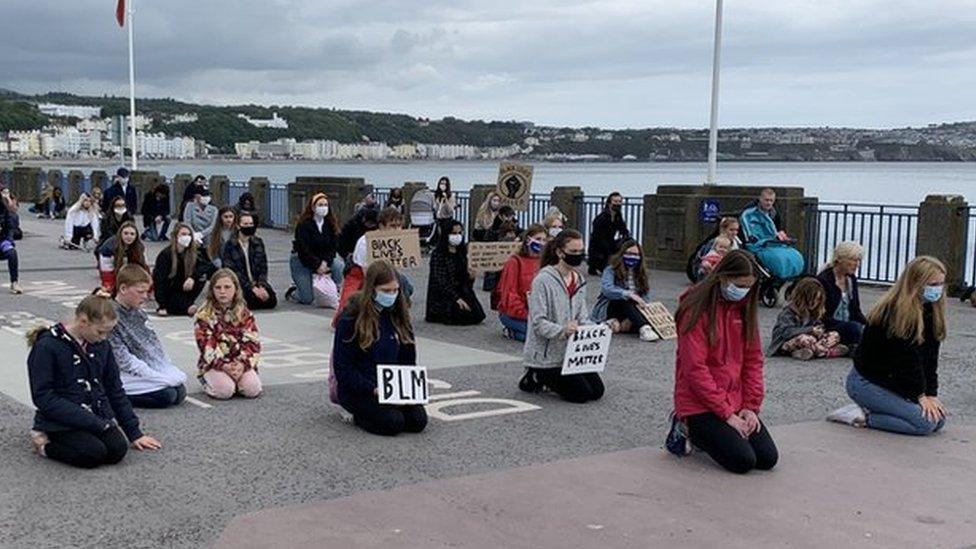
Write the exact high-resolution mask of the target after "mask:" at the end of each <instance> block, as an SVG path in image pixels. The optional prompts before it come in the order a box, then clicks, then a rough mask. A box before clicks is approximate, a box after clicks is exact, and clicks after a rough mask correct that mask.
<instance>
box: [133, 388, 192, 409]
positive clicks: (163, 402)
mask: <svg viewBox="0 0 976 549" xmlns="http://www.w3.org/2000/svg"><path fill="white" fill-rule="evenodd" d="M126 396H128V397H129V402H130V403H131V404H132V406H133V407H135V408H169V407H170V406H176V405H177V404H180V403H181V402H183V399H185V398H186V387H184V386H182V385H180V386H179V387H166V388H165V389H160V390H158V391H153V392H151V393H143V394H141V395H126Z"/></svg>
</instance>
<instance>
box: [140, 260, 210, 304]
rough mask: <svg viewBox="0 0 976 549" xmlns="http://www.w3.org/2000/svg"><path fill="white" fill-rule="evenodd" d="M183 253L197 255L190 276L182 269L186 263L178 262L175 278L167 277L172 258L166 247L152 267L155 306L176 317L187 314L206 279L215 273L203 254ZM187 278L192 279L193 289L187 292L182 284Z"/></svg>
mask: <svg viewBox="0 0 976 549" xmlns="http://www.w3.org/2000/svg"><path fill="white" fill-rule="evenodd" d="M183 253H184V254H187V253H196V254H197V260H196V264H195V265H194V267H193V273H192V275H187V273H186V271H185V269H184V265H185V264H186V262H185V261H180V264H179V265H178V266H177V267H176V276H173V277H170V276H169V273H170V270H171V268H172V266H173V257H172V252H171V251H170V248H169V247H168V246H167V247H166V248H163V250H162V251H161V252H159V255H157V256H156V264H155V265H154V266H153V288H154V289H153V291H154V294H155V296H156V304H157V306H158V307H159V308H160V309H165V310H166V312H167V313H168V314H171V315H178V316H185V315H187V314H188V313H189V309H190V306H191V305H193V302H194V301H196V299H197V297H198V296H199V295H200V292H201V291H203V286H204V285H205V284H206V283H207V279H208V278H210V275H212V274H213V273H214V271H216V269H215V268H214V266H213V263H211V262H209V261H207V258H205V257H204V256H203V254H201V253H199V252H190V251H189V250H185V251H184V252H183ZM189 276H192V277H193V288H191V289H190V291H189V292H188V291H186V290H184V289H183V282H185V281H186V279H187V278H188V277H189Z"/></svg>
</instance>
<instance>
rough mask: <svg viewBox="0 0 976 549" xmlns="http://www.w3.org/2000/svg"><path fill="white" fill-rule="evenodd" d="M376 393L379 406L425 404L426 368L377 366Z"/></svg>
mask: <svg viewBox="0 0 976 549" xmlns="http://www.w3.org/2000/svg"><path fill="white" fill-rule="evenodd" d="M376 393H377V396H378V397H379V402H380V404H427V398H428V396H427V368H426V367H424V366H393V365H389V364H377V365H376Z"/></svg>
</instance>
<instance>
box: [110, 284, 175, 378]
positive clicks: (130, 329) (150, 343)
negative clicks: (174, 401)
mask: <svg viewBox="0 0 976 549" xmlns="http://www.w3.org/2000/svg"><path fill="white" fill-rule="evenodd" d="M114 305H115V312H116V314H117V315H118V317H119V321H118V323H117V324H116V325H115V328H114V329H112V332H111V333H110V334H109V336H108V342H109V344H110V345H111V346H112V354H113V355H115V362H116V363H118V365H119V378H120V379H121V381H122V386H123V387H124V389H125V394H127V395H141V394H144V393H151V392H153V391H158V390H160V389H165V388H167V387H178V386H180V385H183V384H184V383H186V374H185V373H183V371H182V370H180V369H179V368H177V367H176V366H174V365H173V363H172V362H170V360H169V358H168V357H167V356H166V351H165V350H163V344H162V342H161V341H159V337H157V336H156V332H154V331H153V329H152V328H151V327H150V326H149V316H148V315H146V313H145V312H144V311H143V310H142V309H140V308H138V307H135V308H132V309H130V308H128V307H126V306H124V305H122V304H121V303H119V302H115V303H114Z"/></svg>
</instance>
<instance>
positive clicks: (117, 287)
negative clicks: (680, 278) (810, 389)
mask: <svg viewBox="0 0 976 549" xmlns="http://www.w3.org/2000/svg"><path fill="white" fill-rule="evenodd" d="M126 176H127V174H126V173H125V172H124V170H120V171H119V173H118V174H117V175H116V178H115V182H114V184H113V186H112V187H111V188H109V189H108V190H107V191H106V192H105V193H104V195H103V196H102V197H101V201H102V202H101V203H102V204H104V206H105V213H104V214H102V213H101V211H100V208H99V200H98V199H97V198H96V197H94V196H91V195H87V194H85V195H82V196H81V198H79V199H78V201H77V202H76V203H75V204H74V205H73V206H72V207H71V208H70V209H68V213H67V215H66V217H65V227H66V228H65V234H64V238H63V244H64V246H65V247H66V248H78V249H89V248H88V246H86V245H85V242H86V241H89V240H91V241H94V242H95V243H96V245H95V246H94V247H92V248H91V249H92V250H93V251H94V253H95V254H96V256H97V264H98V271H99V275H100V280H101V285H100V287H99V288H98V289H97V290H96V291H94V292H93V293H92V295H90V296H88V297H85V298H84V299H82V300H81V302H80V303H79V304H78V306H77V308H76V309H75V312H74V316H73V318H72V319H71V320H68V321H66V322H64V323H59V324H56V325H53V326H47V327H38V328H35V329H34V330H32V331H31V332H30V333H29V335H28V342H29V345H30V348H31V350H30V355H29V358H28V369H29V378H30V387H31V393H32V398H33V402H34V404H35V406H36V407H37V412H36V415H35V420H34V425H33V428H32V430H31V432H30V442H31V445H32V447H33V449H34V451H35V452H36V453H38V454H39V455H42V456H46V457H49V458H51V459H54V460H57V461H61V462H64V463H67V464H71V465H75V466H79V467H97V466H100V465H104V464H111V463H117V462H118V461H120V460H121V459H122V458H123V457H124V456H125V454H126V451H127V448H129V447H130V446H131V447H132V448H135V449H138V450H147V449H150V450H151V449H158V448H161V444H160V442H159V441H158V440H157V439H155V438H153V437H152V436H150V435H147V434H145V433H143V432H142V431H141V429H140V425H139V420H138V418H137V416H136V414H135V413H134V411H133V408H165V407H169V406H175V405H178V404H180V403H181V402H182V401H183V400H184V399H185V398H186V394H187V389H186V383H187V377H186V374H184V372H183V371H182V370H181V369H180V368H179V367H177V366H176V365H174V364H173V362H172V361H171V360H170V359H169V358H168V356H167V353H166V351H165V349H164V348H163V345H162V343H161V342H160V339H159V337H158V336H157V334H156V333H155V332H154V331H153V329H152V328H151V327H150V324H149V316H148V315H147V313H146V312H145V310H144V305H145V304H146V303H147V301H149V299H150V296H153V298H154V300H155V304H156V310H155V311H156V313H157V314H158V315H160V316H167V315H169V316H172V315H180V316H189V317H192V319H193V324H194V338H195V341H196V345H197V348H198V350H199V358H198V361H197V377H198V379H199V381H200V383H201V384H202V387H203V392H204V394H206V395H207V396H208V397H211V398H214V399H228V398H232V397H234V396H240V397H243V398H256V397H258V396H260V395H261V394H262V384H261V378H260V374H259V372H260V363H261V358H260V357H261V337H260V335H259V330H258V326H257V322H256V317H255V316H254V315H253V314H252V310H255V309H272V308H274V307H275V306H276V304H277V297H276V293H275V291H274V289H273V288H272V287H271V285H270V284H269V283H268V259H267V254H266V252H265V248H264V244H263V242H262V240H261V239H260V238H259V237H257V236H256V234H255V231H256V227H257V225H258V223H257V221H258V219H257V217H258V213H257V212H256V211H255V210H254V209H253V205H254V204H253V200H252V201H251V202H250V203H249V204H247V203H243V202H242V203H239V204H238V205H237V206H235V207H233V208H218V207H217V206H216V205H214V204H212V203H211V196H210V193H209V190H208V188H207V183H206V179H205V178H202V177H200V178H198V179H197V180H195V181H194V182H193V184H192V185H190V186H189V187H188V189H187V194H186V195H185V196H184V197H183V206H182V212H183V215H182V216H180V220H171V219H170V217H169V212H168V203H169V199H168V195H167V194H166V192H167V191H165V189H154V190H153V191H152V195H153V196H152V197H149V196H147V197H146V201H149V200H150V199H152V204H151V206H150V207H149V208H146V207H145V203H144V210H143V223H144V230H143V232H142V234H141V235H140V234H139V231H138V228H137V226H136V224H135V219H134V210H135V207H136V200H135V198H134V196H135V195H134V189H132V187H131V186H130V185H128V181H127V177H126ZM164 203H165V204H166V208H163V204H164ZM454 204H455V202H454V197H453V195H452V192H451V190H450V182H449V181H448V180H447V178H442V179H441V181H439V182H438V189H437V193H436V194H435V203H434V207H435V217H436V219H437V220H436V223H437V228H436V238H435V240H434V244H433V246H432V250H431V252H430V257H429V271H430V274H429V278H428V288H427V294H426V309H425V319H426V321H427V322H432V323H441V324H446V325H456V326H468V325H474V324H479V323H481V322H483V321H484V320H485V318H486V313H485V310H484V307H483V306H482V304H481V301H480V300H479V298H478V296H477V293H476V291H475V280H476V276H475V275H476V273H475V272H474V271H473V270H471V269H470V268H469V265H468V260H467V242H466V240H467V237H466V234H467V233H466V230H465V227H464V226H463V225H462V224H461V223H460V222H459V221H457V220H456V219H454V218H453V213H452V212H453V208H454ZM598 217H600V218H601V219H600V220H599V222H597V221H598V220H594V223H593V227H594V232H593V234H591V235H590V244H589V246H590V248H589V249H590V257H589V260H590V261H589V262H587V259H588V258H587V253H586V248H585V245H584V237H583V235H582V234H581V233H579V232H578V231H576V230H574V229H572V228H567V227H565V222H566V219H565V217H564V216H562V215H561V213H560V212H558V210H555V211H551V212H550V214H549V215H547V216H546V218H545V220H544V222H543V223H542V224H537V225H536V224H534V225H531V226H529V227H527V228H525V229H524V230H523V229H521V228H519V227H517V225H516V215H515V213H514V211H512V210H511V208H508V207H507V206H504V205H502V200H501V197H500V196H498V195H495V194H491V195H489V197H488V198H487V199H486V200H485V202H484V204H483V205H482V207H481V208H480V209H479V211H478V215H477V216H476V219H475V223H474V225H475V226H474V227H473V230H472V234H473V235H474V237H475V239H477V240H518V241H519V242H520V246H519V250H518V253H516V254H515V255H513V256H511V257H510V258H509V259H508V260H507V262H506V263H505V264H504V268H503V269H502V270H501V272H499V273H487V274H486V275H485V277H484V279H485V280H484V285H483V290H486V291H489V292H490V308H491V309H494V310H497V312H498V320H499V322H500V324H501V326H502V327H503V334H504V336H505V337H508V338H510V339H513V340H517V341H520V342H523V356H524V362H525V365H526V368H525V372H524V374H523V375H522V377H521V379H520V380H519V382H518V387H519V388H520V389H521V390H523V391H526V392H529V393H538V392H541V391H550V392H552V393H554V394H556V395H558V396H559V397H560V398H562V399H564V400H566V401H569V402H574V403H586V402H591V401H595V400H598V399H600V398H601V397H602V396H603V395H604V392H605V386H604V383H603V380H602V379H601V376H600V374H598V373H584V374H575V375H562V374H561V366H562V362H563V358H564V354H565V350H566V340H567V339H568V338H569V337H571V336H572V335H573V333H574V332H575V331H576V330H577V329H578V328H579V327H580V326H584V325H587V324H595V323H606V324H607V325H608V326H609V327H610V329H611V330H612V331H613V332H614V333H633V334H636V335H637V336H638V337H639V338H640V339H641V340H645V341H653V340H656V339H658V337H657V335H656V334H655V333H654V331H653V328H652V327H651V326H650V325H649V323H648V320H647V319H646V318H645V316H644V315H643V314H642V312H641V309H642V307H643V306H644V305H647V304H649V303H650V301H651V291H650V284H649V281H648V277H647V274H648V273H647V271H648V269H647V266H646V264H645V259H644V257H645V254H644V251H643V249H642V247H641V245H640V244H639V243H638V242H637V241H636V240H634V239H633V238H631V235H630V234H629V232H627V229H626V223H624V220H623V218H622V215H621V212H620V195H619V193H613V194H611V195H610V196H609V197H608V198H607V201H606V204H605V208H604V211H603V212H601V213H600V216H598ZM0 221H2V220H0ZM402 226H404V204H403V202H402V194H401V193H393V194H392V195H391V200H390V201H389V202H388V203H387V204H386V206H385V207H383V208H381V207H380V205H379V204H378V203H377V201H376V197H375V196H373V195H372V194H371V193H370V194H367V196H364V197H363V201H362V202H361V203H360V204H359V205H357V208H356V212H355V214H354V215H353V216H352V218H351V219H349V220H347V221H346V223H345V224H343V225H342V226H341V227H340V223H339V220H338V219H337V217H336V215H335V211H334V210H333V209H332V208H331V207H330V203H329V197H328V196H326V195H325V194H324V193H320V194H316V195H314V196H312V197H311V198H310V199H309V200H308V202H307V204H306V205H305V208H304V211H303V212H302V214H301V216H300V218H299V219H298V221H297V224H296V228H295V233H294V240H293V247H292V252H291V257H290V261H289V267H290V272H291V278H292V282H293V286H292V287H291V288H289V289H288V291H287V292H286V293H285V299H287V300H289V301H291V302H294V303H297V304H304V305H316V306H319V307H329V308H333V309H335V314H334V316H333V328H334V338H333V347H332V353H331V364H330V365H329V372H330V374H329V398H330V400H331V401H332V402H333V403H334V404H336V405H338V406H339V407H341V409H342V410H344V412H345V413H346V414H348V415H350V416H351V421H352V422H354V424H355V425H357V426H358V427H360V428H362V429H364V430H366V431H368V432H370V433H375V434H380V435H396V434H399V433H402V432H420V431H422V430H423V429H424V428H425V426H426V424H427V415H426V412H425V410H424V407H423V406H422V405H412V406H401V405H388V404H380V402H379V399H378V395H377V383H376V365H377V364H391V365H397V364H399V365H414V364H416V362H417V349H416V337H415V331H414V328H413V324H412V321H411V315H410V308H411V296H412V294H413V284H412V281H411V280H410V278H409V276H408V275H407V274H406V273H404V272H398V271H397V270H396V269H394V268H393V266H392V265H390V264H389V263H387V262H385V261H376V262H372V263H369V264H367V263H368V262H367V258H366V240H365V239H366V234H367V233H368V232H370V231H374V230H384V229H396V228H400V227H402ZM729 226H731V224H724V223H723V231H724V232H723V233H722V234H720V235H719V237H720V238H722V241H721V242H720V244H721V246H722V247H723V248H730V249H723V250H722V253H721V257H720V258H719V259H717V260H715V261H714V262H713V264H712V265H710V266H709V268H708V273H707V275H706V276H705V277H704V278H703V279H702V280H701V281H700V282H698V283H697V284H695V285H693V286H691V287H689V288H688V289H687V290H685V291H684V293H683V294H682V295H681V296H680V298H679V302H678V308H677V311H676V313H675V320H676V325H677V333H678V337H677V358H676V367H675V368H676V370H675V386H674V411H673V414H672V420H671V426H670V429H669V432H668V433H667V436H666V440H665V446H666V447H667V449H668V450H669V451H671V452H672V453H674V454H676V455H686V454H688V453H690V452H691V451H692V449H693V448H698V449H700V450H701V451H703V452H705V453H707V454H708V455H709V456H711V457H712V458H713V459H714V460H715V461H716V462H717V463H719V464H720V465H721V466H723V467H724V468H726V469H727V470H730V471H734V472H738V473H744V472H747V471H749V470H752V469H770V468H772V467H773V466H774V465H775V464H776V462H777V459H778V453H777V449H776V445H775V444H774V442H773V439H772V437H771V436H770V433H769V430H768V429H767V427H766V426H765V424H764V423H763V422H762V421H761V419H760V416H761V410H762V404H763V399H764V394H765V388H764V381H763V377H764V376H763V366H764V361H765V356H772V355H785V356H789V357H792V358H795V359H798V360H803V361H808V360H811V359H816V358H832V357H841V356H848V355H849V356H853V367H852V368H851V370H850V372H849V374H848V376H847V382H846V389H847V393H848V395H849V396H850V398H851V399H852V400H853V401H854V404H851V405H849V406H847V407H845V408H842V409H841V410H838V411H836V412H835V413H834V414H832V416H833V418H834V419H838V420H840V421H844V422H847V423H850V424H853V425H857V426H864V427H870V428H875V429H881V430H885V431H891V432H897V433H907V434H913V435H924V434H929V433H933V432H935V431H938V430H939V429H940V428H942V426H943V425H944V421H945V414H946V411H945V408H944V406H943V405H942V403H941V402H940V401H939V399H938V374H937V369H938V356H939V346H940V342H941V341H942V340H943V339H944V338H945V336H946V314H945V296H944V294H943V286H944V284H945V267H944V266H943V264H942V263H941V262H940V261H939V260H938V259H935V258H932V257H927V256H921V257H917V258H915V259H914V260H912V261H911V262H910V263H909V264H908V265H907V266H906V267H905V269H904V271H903V272H902V273H901V275H900V276H899V278H898V280H897V282H896V283H895V284H894V285H893V286H891V287H890V288H889V289H888V290H887V291H886V292H885V293H884V294H883V295H882V296H881V298H880V300H879V301H878V302H877V304H876V305H875V306H874V308H873V309H872V310H871V311H870V313H869V314H868V315H866V316H865V315H864V314H863V313H862V311H861V304H860V296H859V292H858V285H857V278H856V272H857V270H858V267H859V264H860V261H861V259H862V256H863V250H862V249H861V247H860V246H859V245H858V244H856V243H854V242H844V243H842V244H840V245H839V246H837V248H836V250H835V251H834V254H833V257H832V259H831V261H830V262H829V263H828V264H827V265H826V266H824V267H823V268H822V269H821V271H820V273H819V274H818V275H817V276H816V277H815V278H814V277H810V278H803V279H800V280H798V281H797V282H796V284H795V285H794V286H793V288H792V291H791V294H790V296H789V301H788V303H787V305H786V306H785V308H784V309H783V310H782V312H781V313H780V314H779V317H778V318H777V321H776V325H775V327H774V328H773V331H772V336H771V338H770V339H769V341H768V344H767V346H766V348H765V349H764V348H763V345H762V340H761V337H760V333H759V321H758V308H759V296H758V294H759V292H758V283H759V278H760V270H759V266H758V265H757V263H756V260H755V258H754V256H752V255H751V254H750V253H749V252H747V251H744V250H741V249H738V245H737V243H738V239H737V236H736V235H735V234H734V232H732V233H729V232H728V227H729ZM4 227H6V225H4ZM4 230H6V229H4ZM0 236H2V235H0ZM0 240H3V239H2V238H0ZM143 240H158V241H168V245H166V246H165V247H164V248H163V250H162V251H161V252H160V253H159V254H158V255H157V257H156V260H155V262H154V263H153V265H152V267H151V268H150V265H149V263H148V262H147V260H146V257H145V248H144V245H143ZM594 255H596V256H597V258H596V260H595V261H594ZM584 263H586V264H587V268H588V269H589V271H590V273H592V274H594V275H598V276H599V284H600V290H599V294H598V298H597V302H596V304H595V305H594V307H593V308H592V309H591V308H590V307H588V305H587V302H586V286H587V277H586V276H585V274H584V272H583V271H581V267H582V265H583V264H584ZM201 294H203V297H202V298H200V295H201Z"/></svg>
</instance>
